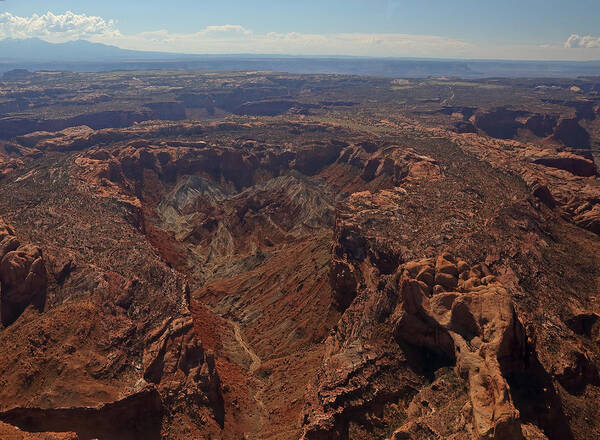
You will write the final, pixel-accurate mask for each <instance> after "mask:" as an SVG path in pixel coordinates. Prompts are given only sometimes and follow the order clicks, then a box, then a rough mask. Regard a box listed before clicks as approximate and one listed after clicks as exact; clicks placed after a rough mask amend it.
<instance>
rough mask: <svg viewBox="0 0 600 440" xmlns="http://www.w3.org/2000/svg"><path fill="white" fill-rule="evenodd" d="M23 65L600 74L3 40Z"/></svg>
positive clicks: (561, 67)
mask: <svg viewBox="0 0 600 440" xmlns="http://www.w3.org/2000/svg"><path fill="white" fill-rule="evenodd" d="M17 68H19V69H28V70H72V71H79V72H99V71H108V70H121V69H208V70H272V71H279V72H289V73H334V74H355V75H373V76H387V77H417V78H419V77H431V76H434V77H439V76H453V77H462V78H482V77H576V76H600V61H591V62H568V61H502V60H446V59H422V58H368V57H323V56H319V57H310V56H297V57H296V56H286V55H248V54H240V55H190V54H174V53H165V52H146V51H135V50H126V49H121V48H118V47H116V46H109V45H105V44H100V43H91V42H89V41H84V40H79V41H71V42H67V43H56V44H55V43H48V42H46V41H43V40H40V39H36V38H32V39H25V40H16V39H4V40H0V73H2V72H6V71H9V70H12V69H17Z"/></svg>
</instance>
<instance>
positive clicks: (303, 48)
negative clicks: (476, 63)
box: [0, 0, 600, 60]
mask: <svg viewBox="0 0 600 440" xmlns="http://www.w3.org/2000/svg"><path fill="white" fill-rule="evenodd" d="M32 37H35V38H41V39H44V40H46V41H50V42H64V41H69V40H77V39H85V40H89V41H93V42H99V43H105V44H112V45H115V46H118V47H121V48H125V49H136V50H152V51H163V52H178V53H200V54H204V53H235V54H241V53H259V54H289V55H359V56H378V57H427V58H483V59H536V60H538V59H545V60H552V59H553V60H600V0H570V1H566V0H500V1H497V0H452V1H449V0H330V1H327V0H320V1H317V0H302V1H293V2H291V1H286V0H251V1H250V0H245V1H237V0H236V1H233V0H179V1H178V0H171V1H170V2H165V1H158V0H144V1H139V0H102V1H97V0H95V1H84V0H53V1H51V2H48V1H47V0H0V39H3V38H32Z"/></svg>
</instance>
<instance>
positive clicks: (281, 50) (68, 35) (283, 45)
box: [0, 0, 600, 60]
mask: <svg viewBox="0 0 600 440" xmlns="http://www.w3.org/2000/svg"><path fill="white" fill-rule="evenodd" d="M0 1H2V0H0ZM401 3H402V1H401V0H388V12H390V13H393V12H394V11H395V10H396V9H397V8H398V6H399V5H401ZM32 37H37V38H41V39H44V40H46V41H50V42H63V41H69V40H77V39H85V40H90V41H93V42H97V43H105V44H113V45H115V46H119V47H121V48H124V49H134V50H150V51H163V52H176V53H199V54H205V53H206V54H208V53H256V54H291V55H369V56H379V57H403V56H409V57H432V58H437V57H439V58H487V59H490V58H497V59H546V60H550V59H563V60H584V59H600V38H595V37H592V36H580V35H576V34H573V35H571V36H570V37H569V39H568V40H567V42H566V43H564V44H550V45H548V44H545V45H531V44H512V45H507V44H498V45H483V44H478V43H471V42H466V41H464V40H460V39H455V38H446V37H441V36H436V35H415V34H403V33H335V34H315V33H312V34H307V33H299V32H289V33H277V32H265V33H256V32H253V31H252V30H250V29H247V28H245V27H243V26H241V25H239V24H223V25H218V26H207V27H205V28H204V29H199V30H197V31H196V32H193V33H187V34H183V33H174V32H171V31H169V30H166V29H157V30H151V31H148V32H141V33H137V34H125V33H122V32H121V31H120V30H119V29H118V27H117V23H116V22H115V21H114V20H109V19H105V18H102V17H95V16H89V15H86V14H75V13H73V12H66V13H64V14H53V13H52V12H47V13H46V14H43V15H37V14H34V15H32V16H30V17H19V16H16V15H13V14H11V13H8V12H5V13H0V39H2V38H32ZM573 48H586V49H587V50H585V51H583V50H578V51H576V50H572V49H573Z"/></svg>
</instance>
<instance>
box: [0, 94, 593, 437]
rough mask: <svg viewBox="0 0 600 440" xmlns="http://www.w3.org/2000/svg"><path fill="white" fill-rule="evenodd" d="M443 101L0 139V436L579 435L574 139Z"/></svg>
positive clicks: (589, 286)
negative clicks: (523, 136) (400, 112)
mask: <svg viewBox="0 0 600 440" xmlns="http://www.w3.org/2000/svg"><path fill="white" fill-rule="evenodd" d="M227 96H229V98H227V99H231V102H229V101H227V102H229V104H231V105H232V106H233V105H234V104H235V105H237V106H239V105H240V104H239V102H238V101H239V100H238V99H237V98H236V99H233V98H232V97H231V96H230V95H227ZM252 97H253V99H254V101H252V102H253V104H252V105H249V104H248V105H246V106H245V107H244V111H245V112H250V111H251V112H254V113H256V114H259V113H260V114H262V113H264V112H270V111H271V110H272V109H271V107H270V106H271V105H274V106H275V107H277V108H279V107H282V108H283V107H285V108H288V105H290V106H291V105H295V104H293V103H292V102H290V101H288V100H282V101H276V100H265V99H259V98H260V97H258V96H256V97H254V96H252ZM188 98H189V99H192V97H188ZM211 99H213V100H217V99H225V98H224V97H223V96H213V97H212V98H211ZM248 99H250V98H248ZM248 102H250V101H248ZM290 108H291V107H289V108H288V110H289V109H290ZM586 108H587V107H586ZM180 110H181V109H179V108H178V107H177V106H175V105H174V104H173V103H172V102H171V101H161V102H160V103H159V104H156V105H155V106H154V111H157V112H158V111H160V112H166V113H171V112H173V113H174V114H177V112H180ZM457 110H460V112H459V113H460V114H461V116H460V118H461V119H464V120H463V122H464V123H471V124H473V128H474V130H460V131H464V133H457V132H456V131H452V130H447V129H444V128H440V127H432V126H431V125H430V124H428V125H421V124H420V123H415V122H414V121H413V120H409V119H405V120H402V121H400V120H397V121H394V120H391V117H390V118H387V119H380V120H379V121H378V122H377V123H369V124H363V125H359V124H348V123H347V120H344V119H343V118H341V120H338V123H335V121H333V122H330V123H325V122H311V121H310V119H309V118H306V117H305V116H306V115H298V116H297V118H296V117H295V118H293V119H292V118H279V119H259V118H238V119H235V120H230V121H221V122H212V123H209V122H205V123H201V122H191V121H185V122H164V121H162V122H161V121H147V122H143V123H138V124H135V125H132V126H131V127H121V128H119V127H112V128H102V129H94V128H93V127H90V126H73V127H68V128H66V129H64V130H62V131H42V132H40V131H37V132H31V133H26V134H23V135H22V136H18V137H16V138H14V139H13V140H11V141H10V142H8V141H7V142H5V143H3V144H1V145H0V167H1V168H0V169H1V170H2V174H1V175H2V178H1V180H0V186H2V191H1V192H0V216H1V218H2V220H1V221H0V314H1V317H2V321H1V326H0V350H1V352H2V353H4V354H5V355H4V356H0V437H1V436H6V437H8V438H23V439H30V438H31V439H34V438H48V439H55V438H69V439H75V438H80V439H92V438H100V439H109V440H110V439H140V438H150V439H153V438H156V439H158V438H168V439H184V438H212V439H240V438H245V439H305V440H310V439H316V440H320V439H340V440H349V439H361V440H362V439H365V440H369V439H431V438H434V439H456V440H458V439H497V440H504V439H528V440H533V439H536V440H537V439H539V440H541V439H549V440H559V439H561V440H562V439H567V440H568V439H577V440H579V439H582V440H583V439H588V438H596V437H600V418H599V417H598V412H597V411H598V409H597V407H596V403H595V402H597V400H598V398H599V397H600V378H599V374H598V368H599V366H600V345H599V344H600V319H599V316H600V303H599V302H598V288H599V284H598V281H599V280H600V275H599V269H598V268H599V267H600V260H599V255H600V180H599V178H598V170H597V168H596V165H595V163H594V161H593V157H590V155H589V154H586V153H585V152H582V151H575V150H568V151H567V150H565V148H564V145H562V146H561V145H558V144H557V143H556V142H554V141H552V140H548V141H547V142H543V143H542V142H533V141H532V142H529V143H528V142H525V141H517V140H513V139H504V140H499V139H494V138H493V137H494V136H495V137H501V138H511V137H514V136H513V134H514V133H513V131H514V130H516V133H517V135H516V137H519V133H520V130H523V126H526V127H527V129H529V130H531V131H532V132H534V133H536V135H537V136H542V135H543V136H545V137H548V136H551V133H554V135H556V131H557V128H555V127H554V125H553V124H558V125H559V126H560V125H561V124H562V122H560V120H559V119H556V120H555V119H554V118H553V117H537V116H535V115H526V114H521V113H518V112H517V113H518V114H517V113H511V112H509V113H506V112H503V111H500V110H498V111H497V112H500V113H501V114H500V113H498V114H494V115H492V116H490V115H487V116H483V115H481V113H478V112H477V110H476V109H475V108H474V107H461V108H460V109H457ZM577 111H578V112H579V113H578V114H579V116H580V117H582V118H583V117H590V115H589V114H588V113H589V112H587V113H586V110H585V109H583V110H581V111H580V110H577ZM515 112H516V111H515ZM582 112H583V113H582ZM455 113H456V112H454V111H453V112H451V115H449V116H452V114H455ZM179 116H181V114H180V115H179ZM523 118H525V119H523ZM469 119H472V121H471V122H468V120H469ZM517 119H520V120H522V121H521V122H519V124H522V125H519V126H517V125H515V124H514V121H516V120H517ZM498 121H500V122H502V127H500V128H501V130H500V131H499V132H497V133H496V132H494V133H488V134H491V135H492V136H487V135H485V136H484V135H481V134H477V133H474V132H473V131H477V129H478V130H483V127H484V126H485V127H487V125H486V124H492V125H493V124H496V123H498ZM517 122H518V121H517ZM568 124H569V123H565V125H568ZM567 128H568V127H567ZM496 129H498V127H495V126H493V127H491V128H490V129H489V130H492V131H494V130H496ZM489 130H488V131H489ZM505 130H507V131H506V132H505ZM559 131H560V130H559Z"/></svg>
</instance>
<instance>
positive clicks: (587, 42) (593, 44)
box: [565, 34, 600, 49]
mask: <svg viewBox="0 0 600 440" xmlns="http://www.w3.org/2000/svg"><path fill="white" fill-rule="evenodd" d="M565 47H566V48H569V49H574V48H580V49H581V48H582V49H594V48H600V37H592V36H591V35H586V36H584V37H582V36H580V35H577V34H572V35H571V36H570V37H569V39H568V40H567V41H566V43H565Z"/></svg>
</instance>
